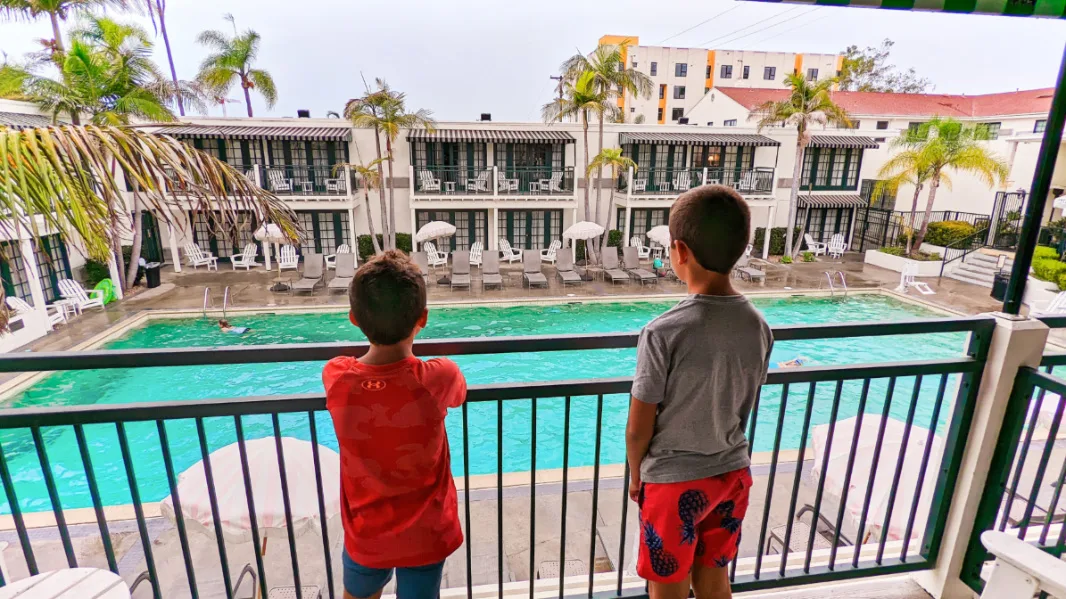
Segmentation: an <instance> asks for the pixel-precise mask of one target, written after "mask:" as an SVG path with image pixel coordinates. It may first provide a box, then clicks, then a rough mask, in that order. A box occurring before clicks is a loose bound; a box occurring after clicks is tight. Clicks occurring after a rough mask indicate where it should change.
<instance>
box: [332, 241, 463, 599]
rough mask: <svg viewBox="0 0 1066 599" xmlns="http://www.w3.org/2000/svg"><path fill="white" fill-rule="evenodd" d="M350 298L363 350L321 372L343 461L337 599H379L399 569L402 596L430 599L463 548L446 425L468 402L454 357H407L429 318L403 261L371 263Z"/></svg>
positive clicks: (422, 293)
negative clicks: (340, 594)
mask: <svg viewBox="0 0 1066 599" xmlns="http://www.w3.org/2000/svg"><path fill="white" fill-rule="evenodd" d="M348 299H349V301H350V303H351V313H350V314H349V317H350V319H351V321H352V324H354V325H355V326H357V327H359V329H360V330H361V331H363V333H364V334H365V335H366V336H367V339H369V340H370V350H369V351H367V353H366V354H365V355H363V357H362V358H359V359H356V358H351V357H339V358H334V359H332V360H330V361H329V363H327V364H326V367H325V369H324V370H323V371H322V382H323V384H324V385H325V388H326V409H327V410H329V413H330V416H331V417H332V418H333V426H334V428H335V429H336V432H337V442H338V444H339V445H340V455H341V517H342V519H343V521H344V554H343V556H342V560H343V563H344V597H345V599H369V598H373V599H377V597H380V596H381V591H382V589H383V588H385V585H386V584H388V582H389V581H390V580H391V579H392V574H393V570H394V569H395V570H396V571H397V574H396V593H397V596H398V597H399V599H432V598H435V597H437V596H438V595H439V594H440V583H441V576H442V573H443V570H444V560H445V558H447V557H448V556H449V555H451V554H452V552H454V551H455V550H456V549H458V548H459V546H460V545H462V543H463V533H462V530H461V529H460V527H459V513H458V502H457V500H456V491H455V483H454V482H453V481H452V474H451V458H450V455H449V452H448V437H447V434H446V432H445V429H444V417H445V416H446V415H447V412H448V408H456V407H459V406H460V405H462V403H463V401H464V400H465V399H466V379H465V378H463V374H462V373H461V372H459V367H458V366H456V364H455V363H454V362H452V361H451V360H447V359H444V358H437V359H434V360H427V361H422V360H420V359H418V358H416V357H415V355H414V353H413V352H412V350H411V347H412V345H413V343H414V339H415V335H417V334H418V332H419V331H420V330H422V329H423V328H424V327H425V326H426V319H427V318H428V316H429V312H428V311H427V310H426V286H425V282H424V280H423V279H422V273H421V272H420V271H419V269H418V267H417V266H415V265H414V264H413V263H412V262H411V261H410V260H409V259H408V257H407V256H406V255H405V254H403V253H401V252H397V251H388V252H385V253H384V254H383V255H380V256H377V257H375V258H373V259H371V260H369V261H367V263H366V264H364V265H363V266H362V267H360V268H359V270H358V271H357V272H356V273H355V278H354V279H352V284H351V286H350V287H349V289H348Z"/></svg>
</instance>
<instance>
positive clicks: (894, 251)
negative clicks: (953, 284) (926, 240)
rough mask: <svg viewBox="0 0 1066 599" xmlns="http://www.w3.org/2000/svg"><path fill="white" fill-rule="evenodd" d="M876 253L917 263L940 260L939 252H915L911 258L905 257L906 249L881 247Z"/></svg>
mask: <svg viewBox="0 0 1066 599" xmlns="http://www.w3.org/2000/svg"><path fill="white" fill-rule="evenodd" d="M878 251H879V252H881V253H882V254H888V255H889V256H899V257H901V258H910V259H911V260H917V261H919V262H936V261H938V260H940V259H941V257H940V253H939V252H933V253H931V254H930V253H927V252H917V253H915V254H913V255H911V256H907V248H903V247H883V248H881V249H880V250H878Z"/></svg>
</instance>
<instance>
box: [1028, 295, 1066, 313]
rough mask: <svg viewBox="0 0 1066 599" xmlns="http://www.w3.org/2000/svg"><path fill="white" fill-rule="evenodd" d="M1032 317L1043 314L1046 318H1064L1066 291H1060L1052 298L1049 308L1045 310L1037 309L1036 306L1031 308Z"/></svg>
mask: <svg viewBox="0 0 1066 599" xmlns="http://www.w3.org/2000/svg"><path fill="white" fill-rule="evenodd" d="M1029 314H1030V315H1038V314H1042V315H1045V316H1063V315H1066V291H1060V292H1058V294H1056V295H1055V297H1053V298H1051V301H1050V302H1048V304H1047V306H1046V307H1044V308H1043V309H1037V307H1036V305H1031V306H1029Z"/></svg>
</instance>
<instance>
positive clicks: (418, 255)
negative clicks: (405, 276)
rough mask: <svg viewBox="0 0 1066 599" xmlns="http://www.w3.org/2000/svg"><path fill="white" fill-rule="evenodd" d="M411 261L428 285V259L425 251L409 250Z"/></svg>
mask: <svg viewBox="0 0 1066 599" xmlns="http://www.w3.org/2000/svg"><path fill="white" fill-rule="evenodd" d="M411 261H412V262H414V263H415V266H417V267H418V270H420V271H422V279H423V280H424V281H425V282H426V286H429V259H428V258H427V257H426V253H425V252H411Z"/></svg>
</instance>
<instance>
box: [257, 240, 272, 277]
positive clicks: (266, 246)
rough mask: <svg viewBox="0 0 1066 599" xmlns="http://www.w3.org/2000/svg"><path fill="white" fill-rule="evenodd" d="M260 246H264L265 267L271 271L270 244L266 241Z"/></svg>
mask: <svg viewBox="0 0 1066 599" xmlns="http://www.w3.org/2000/svg"><path fill="white" fill-rule="evenodd" d="M259 245H261V246H263V266H264V268H266V269H267V270H268V271H269V270H270V244H269V243H267V242H265V241H260V242H259Z"/></svg>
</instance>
